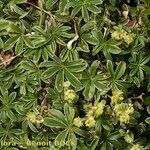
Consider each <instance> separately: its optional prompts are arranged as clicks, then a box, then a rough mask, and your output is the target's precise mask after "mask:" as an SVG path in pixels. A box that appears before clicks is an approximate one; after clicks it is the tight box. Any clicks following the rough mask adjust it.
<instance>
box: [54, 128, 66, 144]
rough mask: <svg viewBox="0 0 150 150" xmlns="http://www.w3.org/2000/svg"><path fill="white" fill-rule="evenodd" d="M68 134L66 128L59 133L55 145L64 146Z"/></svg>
mask: <svg viewBox="0 0 150 150" xmlns="http://www.w3.org/2000/svg"><path fill="white" fill-rule="evenodd" d="M67 135H68V130H64V131H62V132H61V133H60V134H58V136H57V137H56V139H55V141H54V144H55V146H58V147H62V146H64V145H65V143H66V138H67Z"/></svg>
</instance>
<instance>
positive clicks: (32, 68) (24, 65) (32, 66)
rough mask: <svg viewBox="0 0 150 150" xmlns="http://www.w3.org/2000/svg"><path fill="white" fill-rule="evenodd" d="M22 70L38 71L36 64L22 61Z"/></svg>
mask: <svg viewBox="0 0 150 150" xmlns="http://www.w3.org/2000/svg"><path fill="white" fill-rule="evenodd" d="M21 66H22V68H24V69H25V70H28V71H31V72H32V71H37V67H36V66H35V64H33V63H32V62H30V61H22V63H21Z"/></svg>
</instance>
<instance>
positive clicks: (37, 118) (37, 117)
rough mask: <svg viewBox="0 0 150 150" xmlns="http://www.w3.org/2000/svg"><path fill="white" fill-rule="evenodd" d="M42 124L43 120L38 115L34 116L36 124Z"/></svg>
mask: <svg viewBox="0 0 150 150" xmlns="http://www.w3.org/2000/svg"><path fill="white" fill-rule="evenodd" d="M43 122H44V118H43V117H42V116H41V115H40V114H38V115H36V123H38V124H39V123H43Z"/></svg>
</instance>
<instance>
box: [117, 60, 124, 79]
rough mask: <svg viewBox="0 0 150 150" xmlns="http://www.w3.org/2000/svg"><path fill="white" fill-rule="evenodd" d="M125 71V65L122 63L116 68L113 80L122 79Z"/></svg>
mask: <svg viewBox="0 0 150 150" xmlns="http://www.w3.org/2000/svg"><path fill="white" fill-rule="evenodd" d="M125 70H126V63H125V62H123V61H122V62H120V63H119V65H118V66H117V68H116V71H115V79H117V80H118V79H119V78H120V77H122V75H123V74H124V73H125Z"/></svg>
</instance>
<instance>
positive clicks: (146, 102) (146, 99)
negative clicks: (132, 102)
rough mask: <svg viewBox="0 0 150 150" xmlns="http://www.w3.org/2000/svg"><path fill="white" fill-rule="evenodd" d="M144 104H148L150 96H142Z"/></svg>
mask: <svg viewBox="0 0 150 150" xmlns="http://www.w3.org/2000/svg"><path fill="white" fill-rule="evenodd" d="M144 104H145V105H150V96H148V97H146V98H144Z"/></svg>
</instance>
